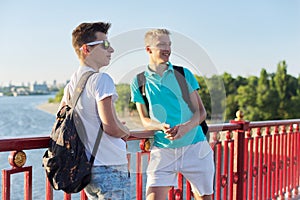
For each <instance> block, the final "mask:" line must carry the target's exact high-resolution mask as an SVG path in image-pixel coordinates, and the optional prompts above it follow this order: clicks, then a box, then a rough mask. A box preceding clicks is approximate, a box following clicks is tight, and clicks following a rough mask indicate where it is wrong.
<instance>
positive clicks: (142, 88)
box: [137, 71, 149, 113]
mask: <svg viewBox="0 0 300 200" xmlns="http://www.w3.org/2000/svg"><path fill="white" fill-rule="evenodd" d="M137 81H138V86H139V91H140V93H141V95H142V97H143V100H144V102H145V105H146V108H147V111H148V113H149V102H148V99H147V97H146V90H145V84H146V77H145V71H143V72H141V73H139V74H138V75H137Z"/></svg>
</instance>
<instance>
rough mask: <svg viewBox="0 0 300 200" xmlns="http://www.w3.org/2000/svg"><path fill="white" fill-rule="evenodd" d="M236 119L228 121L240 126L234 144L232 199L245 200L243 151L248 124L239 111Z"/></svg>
mask: <svg viewBox="0 0 300 200" xmlns="http://www.w3.org/2000/svg"><path fill="white" fill-rule="evenodd" d="M236 115H237V118H236V119H235V120H230V123H232V124H240V125H241V127H240V129H238V130H237V134H236V140H235V141H236V142H235V145H234V146H235V147H234V148H235V150H236V151H235V152H236V153H235V155H234V171H235V175H234V182H235V184H236V187H234V192H233V193H234V194H233V199H246V198H245V197H246V196H245V194H246V191H244V182H245V181H246V179H247V178H246V177H247V176H246V171H245V169H244V162H245V158H244V151H245V146H246V145H245V134H246V131H247V130H248V129H249V122H248V121H244V120H243V113H242V112H241V111H237V113H236Z"/></svg>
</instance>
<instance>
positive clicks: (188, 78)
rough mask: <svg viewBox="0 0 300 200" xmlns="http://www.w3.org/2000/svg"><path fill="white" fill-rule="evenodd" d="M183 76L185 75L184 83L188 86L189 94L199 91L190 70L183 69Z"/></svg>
mask: <svg viewBox="0 0 300 200" xmlns="http://www.w3.org/2000/svg"><path fill="white" fill-rule="evenodd" d="M184 75H185V79H186V82H187V84H188V88H189V93H192V92H193V91H195V90H199V89H200V86H199V84H198V81H197V80H196V78H195V76H194V75H193V74H192V72H191V71H190V70H188V69H187V68H184Z"/></svg>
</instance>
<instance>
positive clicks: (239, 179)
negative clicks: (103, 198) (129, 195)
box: [0, 119, 300, 200]
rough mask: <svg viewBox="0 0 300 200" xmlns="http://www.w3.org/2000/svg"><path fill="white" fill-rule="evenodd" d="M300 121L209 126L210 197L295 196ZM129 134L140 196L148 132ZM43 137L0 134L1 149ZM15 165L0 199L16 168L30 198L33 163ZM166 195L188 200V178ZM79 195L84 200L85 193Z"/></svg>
mask: <svg viewBox="0 0 300 200" xmlns="http://www.w3.org/2000/svg"><path fill="white" fill-rule="evenodd" d="M299 124H300V119H294V120H278V121H262V122H250V123H249V122H247V121H243V120H239V121H231V122H230V123H225V124H213V125H209V131H210V143H211V146H212V148H213V149H214V153H215V164H216V173H215V193H214V199H216V200H219V199H229V200H230V199H237V200H239V199H243V200H244V199H249V200H250V199H258V200H260V199H263V200H265V199H278V198H279V199H284V198H285V197H288V198H291V197H294V198H297V197H299V194H298V188H299V186H300V183H299V181H300V180H299V177H300V163H299V162H300V151H298V146H299V145H300V132H299ZM132 134H133V135H134V136H138V137H131V138H130V140H141V141H142V143H141V145H140V146H141V147H142V149H143V150H142V151H141V152H137V153H136V158H137V159H136V170H137V174H136V199H139V200H141V199H143V195H144V193H145V191H143V188H144V186H143V179H142V178H143V176H142V175H143V172H142V157H143V156H148V155H149V152H147V151H145V150H144V147H145V146H146V145H145V144H144V142H145V139H141V138H148V137H149V136H150V135H152V134H153V132H151V131H132ZM48 141H49V137H31V138H12V139H0V152H10V151H14V153H12V154H11V155H10V156H11V159H12V158H15V157H17V156H16V153H17V152H22V150H28V149H41V148H46V147H47V145H48ZM21 155H22V154H21ZM41 156H42V155H41ZM21 157H22V156H21ZM11 159H10V161H11ZM129 159H130V158H129ZM12 160H13V159H12ZM17 164H18V163H17ZM17 164H13V166H12V168H11V169H2V199H3V200H8V199H10V186H11V185H10V175H11V174H13V173H21V172H25V176H24V177H25V178H24V199H26V200H30V199H32V189H34V188H32V175H31V171H32V166H22V165H21V164H20V166H18V165H17ZM33 167H34V166H33ZM133 181H134V180H133ZM45 187H46V195H45V199H46V200H52V199H53V191H52V188H51V186H50V184H49V183H48V181H46V186H45ZM168 196H169V199H183V198H185V199H187V200H189V199H191V198H192V193H191V188H190V185H189V183H188V182H187V181H186V180H185V179H184V178H183V177H182V176H179V178H178V188H172V189H171V190H170V192H169V195H168ZM80 198H81V199H82V200H85V199H87V198H86V196H85V194H84V192H82V193H81V195H80ZM64 199H65V200H67V199H71V195H69V194H64Z"/></svg>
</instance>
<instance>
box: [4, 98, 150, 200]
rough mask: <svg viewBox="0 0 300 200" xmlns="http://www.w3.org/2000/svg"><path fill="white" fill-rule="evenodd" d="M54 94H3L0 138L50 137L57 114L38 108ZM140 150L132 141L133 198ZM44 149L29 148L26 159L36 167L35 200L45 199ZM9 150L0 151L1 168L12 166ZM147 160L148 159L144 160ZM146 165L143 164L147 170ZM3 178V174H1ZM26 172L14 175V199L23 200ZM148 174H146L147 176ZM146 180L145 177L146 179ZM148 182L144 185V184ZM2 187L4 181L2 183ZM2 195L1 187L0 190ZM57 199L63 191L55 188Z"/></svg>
mask: <svg viewBox="0 0 300 200" xmlns="http://www.w3.org/2000/svg"><path fill="white" fill-rule="evenodd" d="M50 97H54V95H41V96H38V95H37V96H18V97H7V96H2V97H0V139H4V138H13V137H32V136H33V137H34V136H48V135H49V134H50V131H51V128H52V125H53V123H54V120H55V116H54V115H52V114H49V113H47V112H44V111H41V110H39V109H37V108H36V107H37V106H38V105H40V104H43V103H46V102H47V101H48V99H49V98H50ZM137 150H138V143H137V141H132V142H129V144H128V151H129V152H130V153H132V156H131V166H130V171H131V178H132V187H131V190H132V199H135V167H136V166H135V160H136V159H135V154H134V152H136V151H137ZM44 152H45V149H38V150H26V151H25V153H26V155H27V161H26V164H25V166H33V189H32V191H33V192H32V197H33V199H34V200H42V199H45V180H46V179H45V174H44V169H43V167H42V156H43V154H44ZM8 155H9V152H0V169H1V170H2V169H10V168H11V167H10V165H9V164H8V161H7V158H8ZM145 162H146V159H145ZM145 166H146V164H143V169H142V170H143V171H145ZM0 177H1V179H2V175H1V174H0ZM23 177H24V175H23V174H22V173H20V174H13V175H12V176H11V200H20V199H23V197H24V192H23V190H24V189H23V188H24V178H23ZM144 177H145V176H144ZM144 180H145V178H144ZM144 185H145V184H144ZM0 187H1V188H2V183H1V182H0ZM0 196H2V190H0ZM54 199H55V200H61V199H63V193H62V192H61V191H54ZM76 199H80V196H79V194H74V195H72V200H76Z"/></svg>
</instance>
